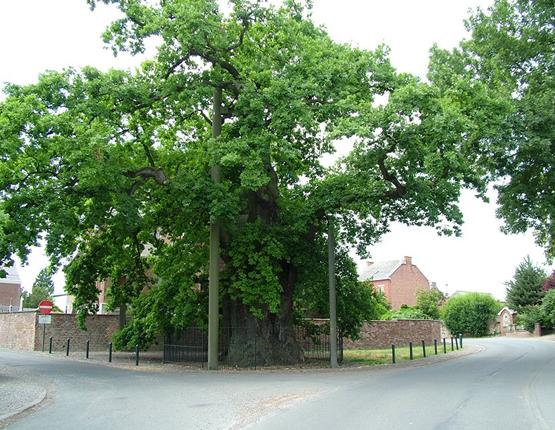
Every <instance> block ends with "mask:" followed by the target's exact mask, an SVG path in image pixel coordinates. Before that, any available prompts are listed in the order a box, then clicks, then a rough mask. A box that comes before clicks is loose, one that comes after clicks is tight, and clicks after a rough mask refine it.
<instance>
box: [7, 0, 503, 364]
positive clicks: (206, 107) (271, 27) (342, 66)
mask: <svg viewBox="0 0 555 430" xmlns="http://www.w3.org/2000/svg"><path fill="white" fill-rule="evenodd" d="M97 3H100V2H96V1H94V0H89V4H90V5H91V7H93V8H94V7H95V6H97ZM103 3H106V4H111V5H112V6H115V7H117V8H118V9H120V11H121V12H122V18H121V19H119V20H117V21H115V22H114V23H112V24H111V25H110V26H109V27H108V29H107V30H106V32H105V33H104V41H105V42H106V43H108V44H109V45H110V46H111V47H112V49H113V50H114V53H115V54H117V53H119V52H122V51H129V52H131V53H138V52H141V51H143V50H144V44H145V42H146V41H147V40H148V39H150V38H153V37H155V38H156V39H157V40H158V42H159V45H158V50H157V54H156V55H155V56H154V57H153V58H152V59H151V60H148V61H146V62H144V63H143V65H142V66H141V68H140V69H139V70H136V71H135V72H126V71H120V70H110V71H108V72H101V71H99V70H97V69H95V68H94V67H85V68H83V69H82V70H72V69H67V70H63V71H57V72H56V71H52V72H46V73H44V74H43V75H41V76H40V77H39V79H38V82H37V83H36V84H33V85H28V86H17V85H8V86H7V87H6V88H5V93H6V95H7V98H6V100H5V101H4V102H2V103H1V104H0V159H1V160H2V163H1V164H0V199H1V201H0V215H2V216H1V217H0V222H1V224H0V240H1V241H0V257H1V259H2V261H6V260H9V259H10V258H11V255H12V254H17V255H19V256H20V258H21V259H22V260H23V261H25V260H26V257H27V255H28V253H29V249H30V246H32V245H36V244H37V243H38V241H39V239H41V238H43V239H44V240H45V241H46V251H47V253H48V255H49V256H50V258H51V261H52V264H53V265H54V266H56V265H59V264H61V263H67V265H66V267H65V269H64V270H65V273H66V280H67V286H66V289H67V291H68V292H70V293H71V294H73V295H75V297H76V299H75V303H74V308H75V309H76V310H77V311H79V312H80V313H81V315H86V314H87V313H88V312H94V310H95V302H96V298H97V294H98V292H97V290H96V288H95V281H97V280H101V279H106V278H110V279H112V280H118V282H112V283H111V297H113V300H114V301H115V302H116V305H119V306H125V305H131V309H132V312H133V322H132V325H130V326H129V327H128V328H127V329H126V331H125V333H126V336H127V338H130V337H133V336H134V337H135V338H136V339H137V340H139V341H140V342H141V344H145V343H148V342H149V341H151V340H152V339H153V338H154V337H155V336H156V335H157V334H158V333H159V332H160V331H170V330H174V329H175V328H180V327H185V326H187V325H189V324H193V323H194V324H201V325H202V324H204V323H205V321H206V303H207V255H208V225H209V223H210V221H211V220H214V219H218V220H220V222H221V226H222V229H221V243H222V257H221V258H222V261H221V264H220V268H221V288H220V289H221V291H220V295H221V297H222V306H221V315H222V320H223V321H224V324H227V325H230V326H235V327H237V326H241V327H242V326H245V325H251V324H256V327H257V330H258V331H259V332H260V333H263V334H264V336H265V337H266V338H267V339H268V345H266V346H265V347H262V346H260V349H261V350H264V351H265V354H266V358H267V359H268V361H282V362H287V361H296V360H298V359H299V357H300V356H299V350H298V346H297V345H296V344H295V341H294V339H293V331H292V326H293V324H294V322H295V318H297V317H298V316H299V315H303V314H305V313H306V312H308V311H310V310H311V308H312V309H314V308H317V307H318V303H317V300H316V297H317V296H318V295H317V294H306V291H308V290H310V289H312V291H313V290H314V288H315V285H314V281H315V280H316V279H322V280H324V279H325V271H326V267H325V264H323V262H324V261H325V260H324V256H325V238H326V229H327V223H328V220H331V221H332V222H334V223H335V224H336V226H337V228H336V230H337V231H338V242H339V246H340V247H347V246H356V247H357V249H358V251H359V252H360V253H361V255H364V254H365V252H366V249H367V247H368V246H369V245H370V244H373V243H375V242H376V241H377V240H379V238H380V236H381V235H382V234H383V233H384V232H386V231H387V230H388V226H389V224H390V223H391V222H392V221H400V222H404V223H407V224H412V225H428V226H434V227H436V228H437V230H438V232H439V233H441V234H453V233H454V234H459V233H460V224H461V223H462V214H461V211H460V210H459V208H458V206H457V204H458V199H459V196H460V192H461V189H462V188H470V189H474V190H476V192H477V194H478V195H481V196H483V195H484V193H485V190H486V185H487V181H488V179H489V177H490V174H489V164H490V161H489V160H490V158H491V156H492V154H495V151H498V150H499V147H498V146H494V145H493V143H492V142H493V140H492V135H495V134H496V133H498V128H495V127H496V126H498V124H499V123H500V122H502V121H503V118H505V116H506V113H507V112H508V111H510V109H511V106H512V105H510V104H509V103H508V102H507V98H506V97H505V95H503V96H500V95H499V93H498V92H496V91H493V90H492V89H491V88H490V86H489V85H488V83H487V82H481V81H479V80H474V79H473V74H472V73H471V72H468V73H466V74H465V73H464V71H465V70H466V69H465V68H464V63H463V61H462V60H461V61H458V60H457V59H455V60H451V61H450V63H446V62H445V61H444V60H445V56H446V55H447V54H446V53H445V52H442V51H439V50H436V52H435V54H434V55H433V56H432V59H431V65H430V76H429V80H428V81H423V80H421V79H419V78H417V77H415V76H411V75H409V74H406V73H398V72H396V71H395V69H394V68H393V67H392V66H391V64H390V62H389V58H388V50H387V49H386V48H385V47H379V48H378V49H376V50H375V51H367V50H362V49H357V48H353V47H350V46H348V45H344V44H339V43H336V42H334V41H333V40H331V38H330V37H329V36H328V35H327V34H326V32H325V30H324V29H322V28H319V27H317V26H316V25H315V24H314V23H313V22H312V21H311V18H310V7H309V5H308V6H307V5H304V4H303V3H301V2H297V1H293V0H289V1H286V2H285V3H284V4H283V5H282V6H279V7H272V6H262V5H261V4H260V3H259V2H249V1H246V0H245V1H243V0H234V1H232V2H231V10H230V11H229V12H226V13H224V12H222V11H221V10H220V9H219V7H218V2H217V1H215V0H188V1H184V0H179V1H178V0H165V1H159V2H151V1H146V0H145V1H141V0H125V1H124V0H104V1H103ZM447 65H448V66H449V67H447ZM453 68H455V69H456V71H457V73H454V72H453ZM458 72H460V73H458ZM214 88H220V89H221V90H222V92H223V98H222V104H221V108H222V112H223V116H224V123H223V127H222V133H221V135H220V136H219V137H218V138H213V137H212V136H211V132H210V131H211V126H212V123H211V119H210V112H211V105H212V101H213V100H212V93H213V89H214ZM382 101H383V102H382ZM347 142H350V143H352V144H353V149H352V151H351V152H350V153H349V155H348V156H346V157H345V158H344V159H341V160H339V161H338V162H337V163H336V164H335V165H334V166H332V167H330V168H326V167H324V165H323V164H322V162H321V158H322V156H324V155H326V154H331V153H333V152H334V145H346V144H348V143H347ZM214 165H219V166H221V175H222V180H221V182H220V183H219V184H214V183H212V181H211V180H210V175H209V171H210V167H211V166H214ZM343 260H344V264H343V269H342V270H341V271H340V274H339V276H340V279H339V280H338V296H339V297H348V295H347V294H346V291H348V289H352V288H359V287H360V284H358V283H356V282H355V280H356V270H355V266H354V264H352V262H350V263H349V262H348V260H349V257H348V256H347V255H344V257H343ZM2 261H0V263H1V262H2ZM323 274H324V276H322V275H323ZM317 288H320V289H325V288H327V286H326V284H325V282H321V283H319V284H318V286H317ZM342 288H343V289H345V290H344V291H343V292H342ZM349 291H350V290H349ZM360 294H364V293H363V292H359V293H356V294H355V295H358V296H360ZM306 297H313V298H314V299H313V300H304V299H303V298H305V299H306ZM340 306H343V305H341V302H340ZM348 308H349V306H348V304H347V303H345V304H344V309H348ZM363 314H364V312H362V313H359V314H357V315H359V316H357V317H356V318H355V319H356V321H352V315H351V316H349V315H347V314H346V313H344V315H343V317H342V316H341V315H340V321H341V318H343V321H344V324H346V325H349V326H350V327H353V324H354V326H356V324H360V318H361V315H363ZM348 317H349V318H351V321H350V322H348V323H347V318H348ZM348 328H349V327H347V326H346V327H344V329H348Z"/></svg>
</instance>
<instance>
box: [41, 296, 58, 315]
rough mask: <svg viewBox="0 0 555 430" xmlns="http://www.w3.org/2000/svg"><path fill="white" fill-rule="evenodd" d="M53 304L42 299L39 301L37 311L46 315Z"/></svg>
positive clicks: (50, 310)
mask: <svg viewBox="0 0 555 430" xmlns="http://www.w3.org/2000/svg"><path fill="white" fill-rule="evenodd" d="M53 305H54V303H52V302H51V301H50V300H43V301H42V302H40V303H39V312H40V313H41V314H44V315H48V314H49V313H50V312H52V306H53Z"/></svg>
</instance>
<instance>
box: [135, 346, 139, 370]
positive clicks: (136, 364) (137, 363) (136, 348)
mask: <svg viewBox="0 0 555 430" xmlns="http://www.w3.org/2000/svg"><path fill="white" fill-rule="evenodd" d="M138 365H139V344H137V345H135V366H138Z"/></svg>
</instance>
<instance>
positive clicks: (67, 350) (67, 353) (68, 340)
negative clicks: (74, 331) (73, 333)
mask: <svg viewBox="0 0 555 430" xmlns="http://www.w3.org/2000/svg"><path fill="white" fill-rule="evenodd" d="M70 341H71V339H70V338H69V337H68V338H67V344H66V357H67V356H68V355H69V342H70Z"/></svg>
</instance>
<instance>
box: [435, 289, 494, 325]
mask: <svg viewBox="0 0 555 430" xmlns="http://www.w3.org/2000/svg"><path fill="white" fill-rule="evenodd" d="M500 309H501V305H500V304H499V302H498V301H497V300H495V299H494V298H493V297H491V296H490V295H489V294H480V293H466V294H461V295H459V296H455V297H451V298H450V299H449V300H447V303H445V305H444V306H443V307H442V309H441V313H442V319H443V321H444V322H445V325H446V326H447V328H448V329H449V330H450V331H451V333H454V334H457V333H464V334H467V335H470V336H485V335H487V334H488V325H489V324H490V322H491V321H493V319H494V318H495V316H496V315H497V312H499V310H500Z"/></svg>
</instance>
